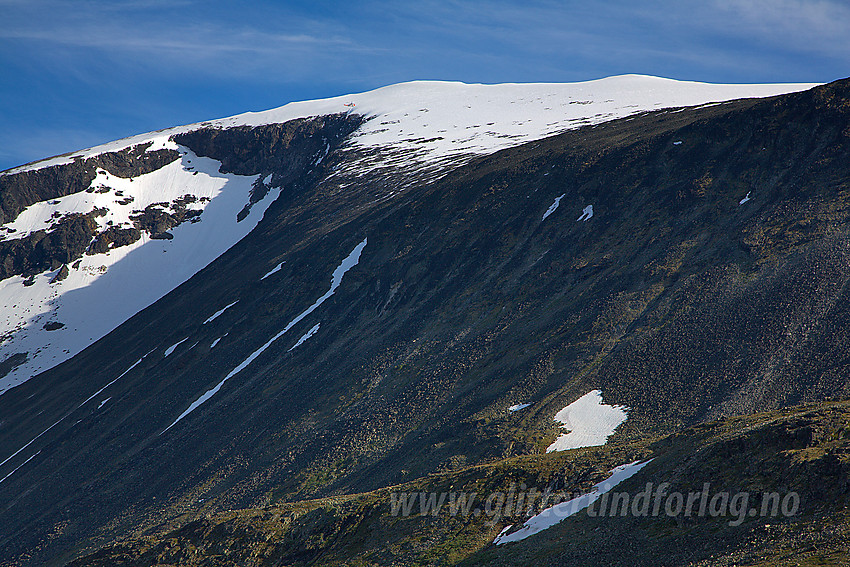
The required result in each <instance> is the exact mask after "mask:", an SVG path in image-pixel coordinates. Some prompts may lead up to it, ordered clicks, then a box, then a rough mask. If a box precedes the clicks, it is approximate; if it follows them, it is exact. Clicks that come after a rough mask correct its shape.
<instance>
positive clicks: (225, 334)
mask: <svg viewBox="0 0 850 567" xmlns="http://www.w3.org/2000/svg"><path fill="white" fill-rule="evenodd" d="M229 334H230V333H224V334H223V335H222V336H220V337H219V338H217V339H216V340H214V341H213V342H212V344H211V345H210V350H212V349H214V348H215V345H217V344H218V341H220V340H221V339H223V338H224V337H226V336H227V335H229Z"/></svg>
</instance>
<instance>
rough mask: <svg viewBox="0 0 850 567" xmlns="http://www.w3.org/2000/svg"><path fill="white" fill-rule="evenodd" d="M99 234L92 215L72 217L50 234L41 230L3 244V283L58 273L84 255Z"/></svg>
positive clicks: (0, 268)
mask: <svg viewBox="0 0 850 567" xmlns="http://www.w3.org/2000/svg"><path fill="white" fill-rule="evenodd" d="M96 231H97V223H96V222H95V221H94V219H93V215H92V214H87V215H83V214H72V215H68V216H66V217H65V218H63V219H61V220H60V221H59V223H57V225H55V227H54V228H53V229H52V230H51V231H50V232H47V231H45V230H38V231H36V232H33V233H31V234H29V235H28V236H26V237H25V238H20V239H17V240H7V241H4V242H0V280H3V279H6V278H8V277H10V276H14V275H23V276H25V277H26V276H32V275H35V274H39V273H41V272H44V271H47V270H55V269H57V268H60V267H61V266H62V265H63V264H68V263H70V262H73V261H74V260H76V259H77V258H79V257H81V256H82V255H83V253H85V251H86V249H87V248H88V246H89V243H90V242H91V240H92V237H93V236H94V235H95V233H96Z"/></svg>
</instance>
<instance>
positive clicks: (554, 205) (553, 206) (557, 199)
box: [540, 193, 566, 221]
mask: <svg viewBox="0 0 850 567" xmlns="http://www.w3.org/2000/svg"><path fill="white" fill-rule="evenodd" d="M565 196H566V193H564V194H563V195H561V196H560V197H555V202H554V203H552V204H551V205H549V208H548V209H546V212H545V213H543V218H542V219H540V220H541V221H545V220H546V217H548V216H549V215H551V214H552V213H554V212H555V210H556V209H557V208H558V205H560V204H561V199H563V198H564V197H565Z"/></svg>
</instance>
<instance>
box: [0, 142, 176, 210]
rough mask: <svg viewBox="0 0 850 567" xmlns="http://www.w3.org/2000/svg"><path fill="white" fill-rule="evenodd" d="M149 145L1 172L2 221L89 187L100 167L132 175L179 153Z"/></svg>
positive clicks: (164, 162) (118, 174)
mask: <svg viewBox="0 0 850 567" xmlns="http://www.w3.org/2000/svg"><path fill="white" fill-rule="evenodd" d="M150 145H151V143H150V142H148V143H146V144H139V145H137V146H133V147H131V148H127V149H125V150H121V151H118V152H107V153H104V154H100V155H98V156H94V157H90V158H86V159H76V160H74V161H72V162H71V163H68V164H63V165H54V166H51V167H44V168H41V169H34V170H30V171H22V172H19V173H10V174H5V175H0V224H5V223H7V222H9V221H11V220H14V219H15V218H16V217H17V216H18V215H19V214H20V213H21V211H23V210H24V209H25V208H27V207H28V206H30V205H32V204H33V203H38V202H40V201H46V200H48V199H56V198H57V197H64V196H66V195H71V194H73V193H79V192H80V191H84V190H86V189H88V187H89V185H90V184H91V182H92V180H93V179H94V177H95V174H96V173H97V169H98V168H102V169H105V170H106V171H108V172H109V173H111V174H112V175H117V176H118V177H123V178H129V177H136V176H138V175H143V174H145V173H150V172H151V171H156V170H157V169H159V168H161V167H163V166H165V165H168V164H169V163H171V162H173V161H174V160H176V159H178V158H179V157H180V153H179V152H178V151H176V150H164V149H163V150H154V151H151V152H149V151H147V149H148V148H149V147H150Z"/></svg>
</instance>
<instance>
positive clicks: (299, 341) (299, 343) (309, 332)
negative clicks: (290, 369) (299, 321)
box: [287, 323, 321, 352]
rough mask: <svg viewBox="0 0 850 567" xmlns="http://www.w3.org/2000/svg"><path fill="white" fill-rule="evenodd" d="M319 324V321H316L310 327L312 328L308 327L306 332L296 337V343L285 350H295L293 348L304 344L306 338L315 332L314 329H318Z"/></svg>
mask: <svg viewBox="0 0 850 567" xmlns="http://www.w3.org/2000/svg"><path fill="white" fill-rule="evenodd" d="M319 325H321V323H316V324H315V325H314V326H313V328H312V329H310V330H309V331H307V332H306V333H304V334H303V335H301V338H300V339H298V342H297V343H295V344H294V345H292V348H290V349H289V350H288V351H287V352H292V351H293V350H295V348H296V347H299V346H301V345H302V344H304V341H306V340H307V339H309V338H310V337H312V336H313V335H315V334H316V331H318V330H319Z"/></svg>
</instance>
